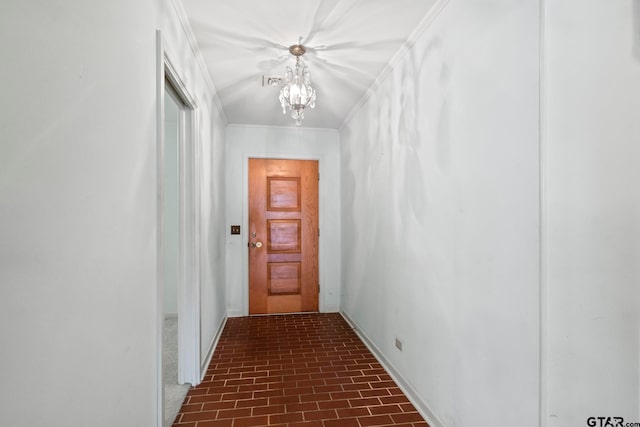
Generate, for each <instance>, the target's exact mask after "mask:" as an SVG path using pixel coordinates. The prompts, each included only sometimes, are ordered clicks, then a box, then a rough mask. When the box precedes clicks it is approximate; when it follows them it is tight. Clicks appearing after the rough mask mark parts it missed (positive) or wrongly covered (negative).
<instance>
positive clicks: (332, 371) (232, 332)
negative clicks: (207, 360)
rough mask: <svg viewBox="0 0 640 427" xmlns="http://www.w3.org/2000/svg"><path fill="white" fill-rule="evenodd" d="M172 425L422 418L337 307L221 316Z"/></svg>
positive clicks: (302, 425) (358, 426)
mask: <svg viewBox="0 0 640 427" xmlns="http://www.w3.org/2000/svg"><path fill="white" fill-rule="evenodd" d="M176 421H177V422H176V423H175V424H174V427H180V426H182V427H250V426H266V425H269V426H274V427H275V426H280V427H366V426H381V425H393V426H395V427H401V426H404V427H409V426H412V427H414V426H421V427H426V426H427V424H426V423H425V422H424V420H423V419H422V418H421V417H420V415H419V414H418V413H417V412H416V411H415V408H414V407H413V405H411V403H410V402H409V401H408V399H407V398H406V397H405V396H404V395H403V394H402V392H401V391H400V389H399V388H398V387H397V385H396V384H395V383H394V382H393V381H392V379H391V377H390V376H389V375H388V374H387V373H386V372H385V371H384V369H383V368H382V366H380V364H379V363H378V362H377V360H376V359H375V358H374V357H373V355H372V354H371V353H370V352H369V350H368V349H367V347H366V346H365V345H364V343H362V341H360V339H359V338H358V337H357V336H356V334H355V333H354V332H353V330H352V329H351V328H350V327H349V325H348V324H347V323H346V322H345V321H344V319H343V318H342V317H341V316H340V314H337V313H330V314H302V315H277V316H266V317H245V318H231V319H228V321H227V324H226V326H225V329H224V331H223V332H222V335H221V337H220V340H219V342H218V346H217V348H216V350H215V352H214V355H213V357H212V359H211V364H210V365H209V367H208V369H207V372H206V375H205V380H204V381H203V383H202V384H201V385H199V386H198V387H194V388H192V389H191V390H190V391H189V393H188V394H187V398H186V399H185V403H184V405H183V407H182V410H181V413H180V414H179V416H178V417H177V418H176Z"/></svg>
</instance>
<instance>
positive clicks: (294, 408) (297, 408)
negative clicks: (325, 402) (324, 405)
mask: <svg viewBox="0 0 640 427" xmlns="http://www.w3.org/2000/svg"><path fill="white" fill-rule="evenodd" d="M317 409H318V403H316V402H305V403H290V404H288V405H286V412H306V411H316V410H317Z"/></svg>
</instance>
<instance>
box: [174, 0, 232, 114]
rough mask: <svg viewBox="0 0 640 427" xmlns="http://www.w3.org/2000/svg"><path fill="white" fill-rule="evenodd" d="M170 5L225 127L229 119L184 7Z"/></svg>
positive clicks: (178, 2)
mask: <svg viewBox="0 0 640 427" xmlns="http://www.w3.org/2000/svg"><path fill="white" fill-rule="evenodd" d="M171 4H172V5H173V9H174V10H175V12H176V15H177V16H178V19H179V20H180V24H181V25H182V30H183V31H184V34H185V36H186V37H187V41H188V42H189V46H190V47H191V51H192V52H193V55H194V56H195V58H196V62H197V63H198V66H199V67H200V72H201V73H202V75H203V76H204V80H205V82H206V83H207V86H209V90H211V95H212V97H213V105H214V106H215V107H216V108H217V109H218V111H219V112H220V115H221V116H222V120H223V121H224V124H225V125H227V124H228V123H229V119H228V118H227V114H226V113H225V112H224V109H223V108H222V103H221V102H220V98H219V97H218V91H217V90H216V87H215V85H214V84H213V80H211V74H210V73H209V69H208V68H207V64H206V62H205V61H204V56H202V51H201V50H200V46H198V42H197V41H196V36H195V34H194V32H193V28H192V27H191V23H190V22H189V18H188V17H187V12H186V11H185V9H184V5H183V4H182V1H181V0H171Z"/></svg>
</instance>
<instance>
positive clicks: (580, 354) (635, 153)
mask: <svg viewBox="0 0 640 427" xmlns="http://www.w3.org/2000/svg"><path fill="white" fill-rule="evenodd" d="M545 3H546V6H545V8H546V12H545V20H544V22H545V27H546V30H545V43H544V52H545V55H544V57H545V66H544V86H545V88H546V89H545V92H544V93H545V97H544V99H545V101H544V109H543V112H544V116H543V118H544V123H545V128H544V129H545V132H544V153H545V154H544V163H545V176H544V182H545V183H544V187H545V191H544V196H545V200H544V203H545V204H544V206H545V209H544V217H543V223H544V224H545V245H544V246H545V252H546V257H545V261H544V262H545V271H546V275H545V294H546V298H545V306H546V312H547V315H546V322H545V323H546V325H545V330H546V336H547V339H546V342H547V345H546V349H545V354H546V357H545V365H546V367H547V368H546V382H547V393H546V405H547V408H546V417H545V418H546V420H545V421H546V425H548V426H550V427H556V426H557V427H561V426H574V425H586V422H587V421H586V420H587V418H588V417H590V416H596V417H597V416H621V417H624V418H625V422H638V421H639V420H640V394H639V387H640V385H639V377H640V371H639V364H640V353H639V351H640V349H639V346H640V341H639V340H640V338H639V335H640V269H639V265H640V264H639V260H640V246H639V244H638V242H640V226H639V224H640V190H639V188H640V186H639V183H640V167H639V165H640V78H639V76H640V55H639V53H640V2H639V1H637V0H635V1H632V0H624V1H623V0H618V1H608V2H602V1H597V0H588V1H578V0H565V1H562V2H556V1H546V2H545Z"/></svg>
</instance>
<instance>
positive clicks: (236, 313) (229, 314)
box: [227, 309, 244, 317]
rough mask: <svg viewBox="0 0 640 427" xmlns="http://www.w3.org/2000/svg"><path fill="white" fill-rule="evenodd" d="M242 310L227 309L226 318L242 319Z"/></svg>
mask: <svg viewBox="0 0 640 427" xmlns="http://www.w3.org/2000/svg"><path fill="white" fill-rule="evenodd" d="M242 316H244V314H242V310H239V309H227V317H242Z"/></svg>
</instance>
